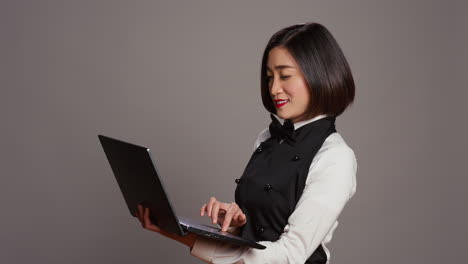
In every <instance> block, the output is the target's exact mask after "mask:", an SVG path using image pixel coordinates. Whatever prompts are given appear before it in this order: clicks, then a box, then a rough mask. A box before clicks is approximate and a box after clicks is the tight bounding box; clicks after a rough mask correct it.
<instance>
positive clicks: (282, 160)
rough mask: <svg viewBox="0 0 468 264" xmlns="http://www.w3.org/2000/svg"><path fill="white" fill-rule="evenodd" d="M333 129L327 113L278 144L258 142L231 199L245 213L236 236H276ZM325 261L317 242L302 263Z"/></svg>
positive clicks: (269, 238)
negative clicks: (316, 156)
mask: <svg viewBox="0 0 468 264" xmlns="http://www.w3.org/2000/svg"><path fill="white" fill-rule="evenodd" d="M334 132H336V129H335V117H331V116H330V117H325V118H322V119H319V120H316V121H313V122H311V123H308V124H306V125H304V126H301V127H300V128H298V129H296V130H295V131H294V133H293V139H294V140H293V141H292V140H288V141H284V142H282V143H281V144H280V143H278V141H277V140H274V139H273V138H271V137H270V138H269V139H267V140H265V141H264V142H262V143H261V144H260V146H259V147H258V148H257V149H256V151H255V152H254V153H253V154H252V157H251V158H250V160H249V162H248V163H247V166H246V168H245V170H244V173H243V174H242V177H241V178H240V180H241V181H242V184H238V185H237V188H236V192H235V201H236V203H237V204H238V205H239V206H240V208H241V209H242V211H243V212H244V213H245V214H246V216H247V223H246V224H245V225H244V226H243V227H242V228H241V233H240V236H242V237H244V238H247V239H252V240H255V241H276V240H278V238H279V237H280V235H281V233H283V229H284V227H285V226H286V224H287V223H288V218H289V216H290V215H291V214H292V212H293V211H294V208H295V207H296V204H297V202H298V201H299V198H300V197H301V195H302V192H303V190H304V187H305V183H306V180H307V175H308V172H309V167H310V164H311V163H312V160H313V158H314V157H315V155H316V154H317V152H318V150H319V149H320V147H321V146H322V144H323V142H324V141H325V139H326V138H327V137H328V136H329V135H330V134H332V133H334ZM318 213H320V212H318ZM326 262H327V255H326V253H325V251H324V249H323V247H322V245H320V246H319V247H318V248H317V249H316V250H315V251H314V253H313V254H312V255H311V256H310V258H309V259H307V261H306V262H305V263H307V264H322V263H326Z"/></svg>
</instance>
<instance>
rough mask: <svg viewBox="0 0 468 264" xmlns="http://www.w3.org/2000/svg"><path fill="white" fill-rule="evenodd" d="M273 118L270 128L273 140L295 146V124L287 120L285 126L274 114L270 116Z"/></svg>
mask: <svg viewBox="0 0 468 264" xmlns="http://www.w3.org/2000/svg"><path fill="white" fill-rule="evenodd" d="M270 117H271V124H270V127H269V130H270V134H271V137H272V138H275V139H276V140H277V141H278V142H280V141H281V140H282V139H284V141H286V142H287V143H288V144H290V145H291V144H293V143H295V142H296V140H295V139H294V138H293V133H294V124H293V122H292V121H291V120H289V119H286V120H285V121H284V124H283V125H281V123H280V122H279V121H278V119H276V118H275V117H274V116H273V114H270Z"/></svg>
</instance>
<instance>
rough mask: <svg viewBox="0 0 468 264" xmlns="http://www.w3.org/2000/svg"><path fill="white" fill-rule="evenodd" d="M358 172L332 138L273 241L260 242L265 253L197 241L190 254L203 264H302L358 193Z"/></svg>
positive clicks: (347, 151)
mask: <svg viewBox="0 0 468 264" xmlns="http://www.w3.org/2000/svg"><path fill="white" fill-rule="evenodd" d="M264 134H265V133H264V131H262V133H260V135H259V137H258V138H257V141H256V142H255V146H254V149H255V148H256V147H257V146H258V145H259V144H260V142H262V141H263V140H264V138H262V136H263V137H265V135H264ZM356 171H357V162H356V158H355V155H354V152H353V150H352V149H351V148H349V147H348V145H347V144H346V143H345V142H344V140H343V138H342V137H341V136H340V135H339V134H338V133H333V134H331V135H330V136H329V137H328V138H327V139H326V140H325V142H324V143H323V145H322V147H321V148H320V150H319V151H318V153H317V154H316V156H315V157H314V159H313V161H312V164H311V166H310V169H309V174H308V176H307V181H306V186H305V188H304V191H303V193H302V196H301V198H300V199H299V201H298V203H297V205H296V208H295V210H294V212H293V213H292V214H291V215H290V217H289V218H288V224H287V225H286V226H285V228H284V230H283V233H282V234H281V236H280V238H279V239H278V240H277V241H274V242H270V241H260V242H258V243H259V244H262V245H264V246H266V249H263V250H259V249H254V248H249V247H241V246H235V245H232V244H229V243H224V242H220V241H215V240H211V239H208V238H203V237H199V238H198V239H197V240H196V242H195V244H194V246H193V248H192V250H191V255H193V256H195V257H197V258H199V259H201V260H203V261H205V262H207V263H239V264H240V263H245V264H249V263H255V264H256V263H273V264H274V263H304V262H305V261H306V260H307V259H308V258H309V257H310V256H311V255H312V253H313V252H314V251H315V250H316V249H317V247H318V246H319V245H320V244H321V243H322V242H323V241H324V239H325V237H326V236H327V234H328V233H329V231H330V230H331V231H333V230H334V228H336V225H337V218H338V216H339V214H340V213H341V211H342V210H343V208H344V206H345V204H346V203H347V201H348V200H349V199H350V198H351V197H352V196H353V195H354V193H355V192H356ZM335 222H336V224H335Z"/></svg>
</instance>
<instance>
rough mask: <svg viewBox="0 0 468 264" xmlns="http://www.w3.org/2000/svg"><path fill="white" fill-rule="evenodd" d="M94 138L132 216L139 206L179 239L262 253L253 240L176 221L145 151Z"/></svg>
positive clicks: (144, 148) (154, 166)
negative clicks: (190, 237)
mask: <svg viewBox="0 0 468 264" xmlns="http://www.w3.org/2000/svg"><path fill="white" fill-rule="evenodd" d="M98 138H99V141H100V142H101V145H102V148H103V149H104V153H105V154H106V157H107V160H108V161H109V163H110V166H111V168H112V171H113V173H114V176H115V178H116V179H117V182H118V185H119V187H120V190H121V191H122V194H123V197H124V199H125V202H126V204H127V207H128V209H129V210H130V214H131V215H132V216H136V215H135V212H136V211H137V205H138V204H143V206H145V207H148V208H149V209H150V217H151V221H152V222H153V223H154V224H155V225H156V226H158V227H160V228H162V229H164V230H166V231H169V232H172V233H174V234H177V235H179V236H185V235H187V234H188V233H189V232H191V233H195V234H197V235H200V236H204V237H209V238H212V239H216V240H220V241H224V242H228V243H232V244H236V245H241V246H248V247H252V248H257V249H265V246H263V245H261V244H258V243H257V242H255V241H253V240H248V239H244V238H242V237H239V236H236V235H233V234H231V233H228V232H223V231H221V228H219V227H215V226H210V225H205V224H202V223H199V222H197V221H195V220H192V219H189V218H184V217H178V216H177V214H176V212H175V210H174V207H173V206H172V204H171V201H170V200H169V196H168V195H167V193H166V191H165V189H164V185H163V182H162V179H161V178H160V177H159V173H158V169H157V167H156V163H155V161H154V159H153V157H152V155H151V152H150V150H149V148H146V147H141V146H138V145H135V144H131V143H128V142H125V141H122V140H118V139H115V138H111V137H107V136H103V135H98Z"/></svg>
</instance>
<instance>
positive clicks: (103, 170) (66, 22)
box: [0, 0, 468, 264]
mask: <svg viewBox="0 0 468 264" xmlns="http://www.w3.org/2000/svg"><path fill="white" fill-rule="evenodd" d="M466 10H467V6H466V4H464V5H462V1H459V2H456V1H372V0H369V1H245V2H240V1H209V2H208V1H184V2H179V1H165V2H163V1H103V0H101V1H32V0H31V1H18V0H12V1H5V0H2V1H1V2H0V38H1V41H0V59H1V63H0V87H1V95H0V117H1V119H0V120H1V130H0V131H1V132H0V133H1V137H0V146H1V148H0V162H1V166H0V174H1V178H0V179H1V180H0V181H1V182H0V206H1V207H0V208H1V218H0V263H6V264H10V263H48V264H52V263H90V264H92V263H100V264H102V263H200V261H199V260H197V259H195V258H193V257H191V256H190V255H189V250H188V248H186V247H185V246H183V245H180V244H178V243H176V242H173V241H171V240H168V239H165V238H163V237H160V236H159V235H158V234H156V233H152V232H150V231H146V230H143V229H142V228H141V227H140V225H139V223H138V222H137V220H136V219H134V218H132V217H131V216H130V215H129V213H128V211H127V208H126V206H125V204H124V201H123V198H122V196H121V194H120V191H119V189H118V186H117V183H116V182H115V179H114V177H113V175H112V172H111V169H110V167H109V164H108V163H107V160H106V159H105V156H104V153H103V152H102V149H101V146H100V145H99V142H98V139H97V136H96V135H97V134H99V133H102V134H106V135H109V136H114V137H118V138H122V139H125V140H129V141H132V142H135V143H138V144H142V145H145V146H149V147H151V148H152V150H153V152H154V156H155V158H156V161H157V163H158V165H159V166H160V172H161V173H162V176H163V178H164V181H165V183H166V186H167V189H168V191H169V192H170V194H171V198H172V199H173V203H174V205H175V207H176V209H177V212H178V213H179V214H182V215H185V216H189V217H195V218H200V219H203V218H201V217H198V210H199V207H200V206H201V205H202V204H203V203H205V202H206V201H207V200H208V198H209V197H210V196H215V197H217V198H219V199H220V200H223V201H233V199H234V196H233V193H234V189H235V183H234V179H235V178H238V177H239V176H240V175H241V174H242V171H243V169H244V166H245V165H246V163H247V161H248V159H249V157H250V155H251V150H252V147H253V143H254V140H255V138H256V136H257V133H258V132H259V131H260V130H262V129H263V128H265V127H266V126H267V125H268V124H269V116H268V113H267V112H266V110H265V109H264V108H263V106H262V104H261V99H260V93H259V70H260V59H261V55H262V52H263V48H264V46H265V44H266V42H267V41H268V38H269V37H270V36H271V34H273V33H274V32H276V31H277V30H279V29H280V28H283V27H285V26H287V25H291V24H294V23H302V22H308V21H315V22H320V23H322V24H324V25H325V26H327V27H328V28H329V30H330V31H331V32H332V34H334V36H335V37H336V39H337V40H338V42H339V44H340V45H341V47H342V49H343V51H344V53H345V55H346V56H347V58H348V60H349V63H350V65H351V68H352V71H353V74H354V77H355V81H356V86H357V94H356V101H355V103H354V105H352V106H351V107H350V108H349V109H348V111H347V112H346V113H345V114H343V115H342V116H340V117H339V118H338V119H337V129H338V131H339V132H340V133H341V134H342V135H343V137H344V138H345V140H346V141H347V143H348V144H349V146H350V147H352V148H353V149H354V151H355V153H356V156H357V160H358V174H357V180H358V185H357V193H356V195H355V196H354V197H353V199H352V200H351V201H350V202H349V203H348V205H347V207H346V208H345V210H344V211H343V213H342V214H341V215H340V218H339V223H340V225H339V227H338V229H337V230H336V232H335V236H334V238H333V240H332V242H331V244H329V247H330V248H331V254H332V256H331V258H332V260H331V263H333V264H338V263H348V264H350V263H354V264H358V263H359V264H361V263H374V264H375V263H378V264H387V263H388V264H394V263H426V264H429V263H463V257H464V256H465V254H466V252H467V251H466V249H467V247H466V245H467V242H466V239H467V235H468V233H467V227H466V223H467V222H468V217H467V205H466V204H467V201H468V199H467V196H466V195H465V194H464V193H465V192H466V186H468V185H467V184H468V180H467V176H468V173H467V171H466V164H467V154H466V149H467V147H468V146H467V139H466V134H467V133H468V131H467V118H466V115H467V107H466V106H465V105H464V104H465V103H466V101H467V99H468V98H467V75H468V74H467V73H466V69H467V67H466V66H467V65H466V61H467V59H468V58H467V51H466V47H467V46H468V42H467V36H468V33H467V18H466Z"/></svg>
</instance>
